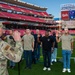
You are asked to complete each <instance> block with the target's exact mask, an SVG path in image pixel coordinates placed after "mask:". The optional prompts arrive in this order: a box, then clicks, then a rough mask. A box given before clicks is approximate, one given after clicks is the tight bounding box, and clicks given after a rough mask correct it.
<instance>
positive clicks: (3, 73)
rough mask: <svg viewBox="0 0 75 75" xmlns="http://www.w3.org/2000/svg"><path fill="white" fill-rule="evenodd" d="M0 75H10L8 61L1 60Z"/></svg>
mask: <svg viewBox="0 0 75 75" xmlns="http://www.w3.org/2000/svg"><path fill="white" fill-rule="evenodd" d="M0 75H9V74H8V71H7V60H0Z"/></svg>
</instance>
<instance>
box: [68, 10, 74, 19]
mask: <svg viewBox="0 0 75 75" xmlns="http://www.w3.org/2000/svg"><path fill="white" fill-rule="evenodd" d="M69 18H70V19H75V10H71V11H69Z"/></svg>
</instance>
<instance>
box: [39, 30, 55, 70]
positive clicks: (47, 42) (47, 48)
mask: <svg viewBox="0 0 75 75" xmlns="http://www.w3.org/2000/svg"><path fill="white" fill-rule="evenodd" d="M38 37H39V36H38ZM54 40H55V39H54V38H53V37H52V36H49V30H46V31H45V36H43V37H42V38H41V40H40V41H41V43H42V50H43V58H44V68H43V70H44V71H45V70H47V69H48V71H50V70H51V68H50V60H51V53H52V51H53V49H54ZM38 41H39V38H38ZM51 47H52V48H51ZM51 50H52V51H51Z"/></svg>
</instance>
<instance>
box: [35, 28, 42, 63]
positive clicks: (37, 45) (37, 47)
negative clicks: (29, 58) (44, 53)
mask: <svg viewBox="0 0 75 75" xmlns="http://www.w3.org/2000/svg"><path fill="white" fill-rule="evenodd" d="M38 35H39V37H38ZM41 37H42V36H41V34H40V31H39V30H38V29H36V34H34V39H35V45H34V50H35V51H34V53H35V59H36V62H37V61H39V60H40V44H41V43H40V42H39V41H38V38H39V39H41Z"/></svg>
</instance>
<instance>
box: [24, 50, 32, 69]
mask: <svg viewBox="0 0 75 75" xmlns="http://www.w3.org/2000/svg"><path fill="white" fill-rule="evenodd" d="M24 53H25V55H24V57H25V60H26V67H28V68H31V64H32V50H29V51H27V50H24Z"/></svg>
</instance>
